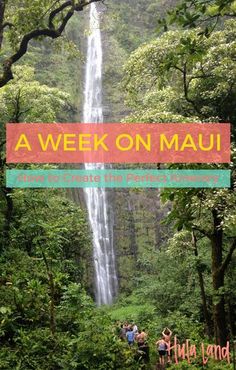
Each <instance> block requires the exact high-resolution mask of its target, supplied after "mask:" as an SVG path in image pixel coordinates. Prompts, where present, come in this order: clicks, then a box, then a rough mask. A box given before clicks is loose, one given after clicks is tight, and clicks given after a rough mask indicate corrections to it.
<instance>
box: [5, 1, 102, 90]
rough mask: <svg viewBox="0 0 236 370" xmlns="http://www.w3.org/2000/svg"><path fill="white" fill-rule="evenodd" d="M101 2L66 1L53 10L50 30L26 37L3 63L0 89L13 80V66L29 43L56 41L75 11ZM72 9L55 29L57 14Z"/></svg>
mask: <svg viewBox="0 0 236 370" xmlns="http://www.w3.org/2000/svg"><path fill="white" fill-rule="evenodd" d="M98 1H101V0H89V1H84V0H83V1H80V2H79V3H78V4H76V5H74V4H73V3H74V2H73V0H69V1H66V2H65V3H63V4H62V5H61V6H60V7H58V8H57V9H55V10H53V11H52V12H51V13H50V15H49V28H44V29H35V30H33V31H31V32H29V33H27V34H26V35H24V36H23V38H22V41H21V43H20V46H19V49H18V51H17V52H16V53H15V54H13V55H12V56H11V57H9V58H7V59H6V60H5V61H4V62H3V73H2V76H1V77H0V88H1V87H3V86H5V85H6V84H7V83H8V82H9V81H10V80H12V79H13V73H12V65H13V64H14V63H16V62H17V61H18V60H19V59H21V58H22V57H23V56H24V55H25V54H26V52H27V50H28V45H29V42H30V41H31V40H33V39H36V38H38V37H41V36H43V37H50V38H52V39H56V38H58V37H60V36H61V34H62V32H63V31H64V29H65V27H66V25H67V23H68V21H69V19H70V18H71V17H72V15H73V14H74V12H75V11H81V10H83V9H84V7H86V6H88V5H89V4H91V3H94V2H98ZM69 6H70V7H71V8H70V10H68V12H67V14H66V15H65V16H64V17H63V19H62V21H61V24H60V25H59V26H58V28H57V29H55V27H54V24H53V20H54V18H55V17H56V15H57V14H59V13H61V12H62V11H63V10H64V9H66V8H67V7H69Z"/></svg>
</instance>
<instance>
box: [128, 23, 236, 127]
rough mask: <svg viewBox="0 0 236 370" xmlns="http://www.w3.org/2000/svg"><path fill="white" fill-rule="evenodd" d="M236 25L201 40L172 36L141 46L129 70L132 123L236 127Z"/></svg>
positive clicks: (187, 35) (182, 33)
mask: <svg viewBox="0 0 236 370" xmlns="http://www.w3.org/2000/svg"><path fill="white" fill-rule="evenodd" d="M235 29H236V28H235V21H232V20H231V21H228V22H227V23H226V25H225V29H224V30H222V31H217V32H214V33H212V34H211V36H210V37H209V38H202V37H201V36H199V35H198V34H197V32H196V31H195V30H191V31H189V30H187V31H182V30H180V31H177V30H176V31H169V32H166V33H165V34H163V35H162V36H161V37H160V38H158V39H157V40H154V41H151V42H149V43H147V44H144V45H142V46H141V47H139V48H138V49H137V50H136V51H135V52H134V53H132V54H131V57H130V58H129V60H128V62H127V63H126V65H125V77H124V88H125V89H126V94H127V103H128V105H129V106H130V107H131V108H132V110H133V112H132V115H131V116H129V117H128V120H129V121H132V120H137V121H142V122H145V121H146V122H155V121H156V122H157V121H159V122H170V121H173V122H174V121H175V122H189V121H192V122H193V121H195V122H196V121H214V122H231V123H232V125H235V123H236V110H235V104H234V101H235V96H236V87H235V86H236V83H235V82H236V79H235V76H236V63H235V47H234V39H235V36H236V35H235Z"/></svg>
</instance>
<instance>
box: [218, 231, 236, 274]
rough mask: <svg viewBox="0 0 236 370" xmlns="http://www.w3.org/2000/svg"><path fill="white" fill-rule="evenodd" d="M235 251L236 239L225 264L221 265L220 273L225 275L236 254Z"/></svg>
mask: <svg viewBox="0 0 236 370" xmlns="http://www.w3.org/2000/svg"><path fill="white" fill-rule="evenodd" d="M235 249H236V238H235V239H234V241H233V243H232V244H231V247H230V248H229V251H228V254H227V256H226V257H225V259H224V261H223V263H222V265H221V268H220V271H221V272H222V273H224V272H225V270H226V269H227V267H228V265H229V263H230V261H231V258H232V256H233V253H234V251H235Z"/></svg>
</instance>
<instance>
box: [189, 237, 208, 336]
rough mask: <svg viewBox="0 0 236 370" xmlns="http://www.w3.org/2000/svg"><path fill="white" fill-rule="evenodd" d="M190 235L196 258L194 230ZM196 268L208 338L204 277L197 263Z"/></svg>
mask: <svg viewBox="0 0 236 370" xmlns="http://www.w3.org/2000/svg"><path fill="white" fill-rule="evenodd" d="M192 237H193V247H194V254H195V257H196V258H197V257H198V249H197V238H196V235H195V234H194V232H193V233H192ZM196 269H197V273H198V279H199V286H200V292H201V299H202V307H203V314H204V318H205V323H206V332H207V335H208V338H209V339H210V338H211V337H212V322H211V318H210V314H209V311H208V308H207V298H206V292H205V286H204V278H203V274H202V271H201V267H200V266H199V265H198V264H197V266H196Z"/></svg>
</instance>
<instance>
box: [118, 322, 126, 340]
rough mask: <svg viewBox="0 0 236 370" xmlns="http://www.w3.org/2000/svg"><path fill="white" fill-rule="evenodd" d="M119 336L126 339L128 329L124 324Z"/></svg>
mask: <svg viewBox="0 0 236 370" xmlns="http://www.w3.org/2000/svg"><path fill="white" fill-rule="evenodd" d="M119 338H120V339H121V340H125V339H126V329H125V327H124V325H121V326H120V335H119Z"/></svg>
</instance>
